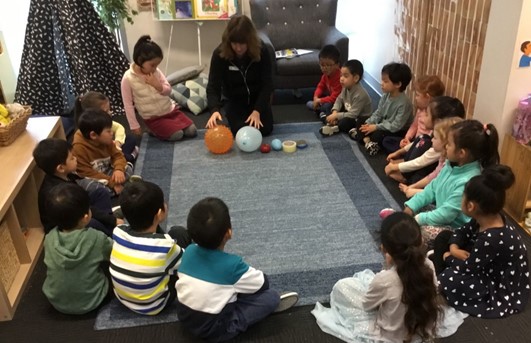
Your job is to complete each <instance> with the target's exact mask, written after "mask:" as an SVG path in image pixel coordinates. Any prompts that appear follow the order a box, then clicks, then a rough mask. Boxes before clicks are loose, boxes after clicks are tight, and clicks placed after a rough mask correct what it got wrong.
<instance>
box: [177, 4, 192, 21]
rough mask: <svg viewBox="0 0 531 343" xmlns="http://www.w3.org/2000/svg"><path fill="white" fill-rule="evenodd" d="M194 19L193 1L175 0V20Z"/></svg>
mask: <svg viewBox="0 0 531 343" xmlns="http://www.w3.org/2000/svg"><path fill="white" fill-rule="evenodd" d="M193 17H194V12H193V10H192V1H191V0H184V1H183V0H175V15H174V18H175V19H192V18H193Z"/></svg>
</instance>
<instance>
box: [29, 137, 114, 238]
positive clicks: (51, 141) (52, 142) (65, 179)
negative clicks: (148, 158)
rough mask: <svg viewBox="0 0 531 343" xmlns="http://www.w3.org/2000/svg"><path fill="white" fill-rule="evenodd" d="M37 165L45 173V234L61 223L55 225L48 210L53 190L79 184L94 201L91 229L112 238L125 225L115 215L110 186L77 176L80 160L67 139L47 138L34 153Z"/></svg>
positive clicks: (42, 207)
mask: <svg viewBox="0 0 531 343" xmlns="http://www.w3.org/2000/svg"><path fill="white" fill-rule="evenodd" d="M33 158H34V159H35V163H36V164H37V166H38V167H39V168H40V169H42V171H44V173H45V175H44V179H43V181H42V184H41V187H40V188H39V198H38V201H39V214H40V218H41V223H42V225H43V227H44V231H45V232H49V231H50V230H51V229H53V228H54V227H55V226H57V223H55V222H53V221H52V220H51V218H50V216H49V214H48V212H47V210H46V206H45V204H46V199H47V198H48V193H49V192H50V190H51V189H52V188H53V187H55V186H57V185H59V184H64V183H71V184H77V185H79V186H80V187H81V188H83V189H84V190H85V191H86V192H87V193H88V195H89V198H90V209H91V211H92V217H91V219H90V221H89V223H88V226H89V227H92V228H94V229H97V230H99V231H102V232H104V233H105V234H106V235H108V236H110V235H111V234H112V230H113V229H114V227H115V226H116V225H117V224H122V223H123V221H122V220H121V219H117V218H115V217H114V216H113V214H112V205H111V196H110V194H109V191H108V190H107V187H105V186H104V185H103V184H101V183H99V182H98V181H97V180H94V179H90V178H84V177H81V176H79V175H77V174H76V169H77V159H76V157H75V156H74V155H73V153H72V146H71V145H70V143H68V142H67V141H65V140H63V139H58V138H47V139H44V140H42V141H40V142H39V144H37V146H36V147H35V149H34V150H33Z"/></svg>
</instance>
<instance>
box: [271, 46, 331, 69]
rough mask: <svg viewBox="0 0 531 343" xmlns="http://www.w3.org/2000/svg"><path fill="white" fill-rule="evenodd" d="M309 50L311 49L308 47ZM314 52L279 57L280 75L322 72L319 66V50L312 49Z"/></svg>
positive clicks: (278, 67)
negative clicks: (291, 56)
mask: <svg viewBox="0 0 531 343" xmlns="http://www.w3.org/2000/svg"><path fill="white" fill-rule="evenodd" d="M308 50H309V49H308ZM312 51H313V52H312V53H309V54H305V55H301V56H297V57H293V58H280V59H277V60H276V62H277V74H278V75H312V74H321V68H320V67H319V51H318V50H314V49H312Z"/></svg>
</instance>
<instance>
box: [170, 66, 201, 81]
mask: <svg viewBox="0 0 531 343" xmlns="http://www.w3.org/2000/svg"><path fill="white" fill-rule="evenodd" d="M203 69H205V66H204V65H196V66H190V67H186V68H182V69H180V70H177V71H176V72H173V73H171V74H170V75H168V76H166V80H168V82H169V83H170V85H172V86H173V85H175V84H177V83H180V82H184V81H186V80H190V79H195V78H196V77H198V76H199V74H201V72H202V71H203Z"/></svg>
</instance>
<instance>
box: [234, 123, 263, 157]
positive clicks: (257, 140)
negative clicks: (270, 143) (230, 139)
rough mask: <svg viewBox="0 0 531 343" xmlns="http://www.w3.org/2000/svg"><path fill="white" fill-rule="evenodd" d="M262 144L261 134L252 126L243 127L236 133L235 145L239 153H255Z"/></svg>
mask: <svg viewBox="0 0 531 343" xmlns="http://www.w3.org/2000/svg"><path fill="white" fill-rule="evenodd" d="M261 144H262V133H261V132H260V130H258V129H255V128H254V127H252V126H244V127H242V128H241V129H239V130H238V132H236V145H237V146H238V148H240V150H241V151H245V152H253V151H256V150H257V149H258V148H259V147H260V145H261Z"/></svg>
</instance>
